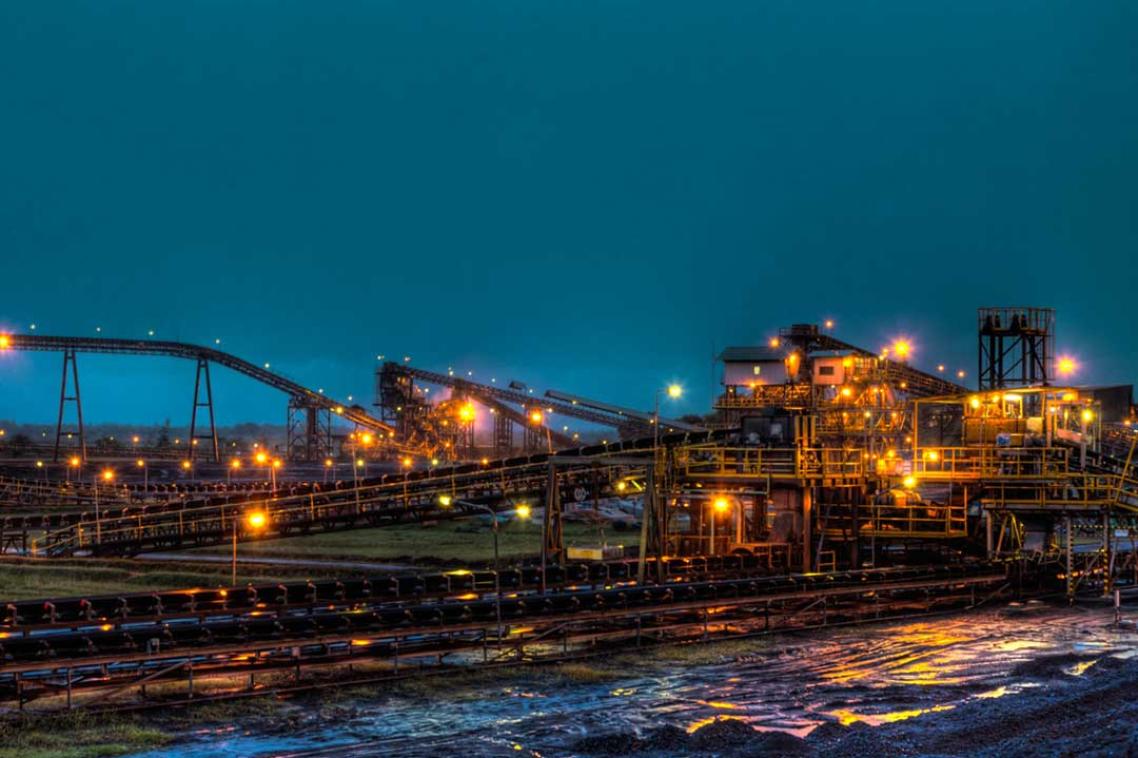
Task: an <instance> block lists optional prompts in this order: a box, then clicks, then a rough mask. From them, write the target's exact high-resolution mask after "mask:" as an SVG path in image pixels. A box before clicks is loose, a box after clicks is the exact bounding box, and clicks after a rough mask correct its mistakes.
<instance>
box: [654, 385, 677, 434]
mask: <svg viewBox="0 0 1138 758" xmlns="http://www.w3.org/2000/svg"><path fill="white" fill-rule="evenodd" d="M665 392H666V393H667V394H668V398H669V399H671V400H679V399H680V398H681V397H683V395H684V388H683V387H681V386H680V385H678V384H669V385H668V386H667V387H657V388H656V405H655V410H654V411H653V412H652V426H653V429H652V447H653V449H655V448H657V447H659V446H660V395H661V394H663V393H665Z"/></svg>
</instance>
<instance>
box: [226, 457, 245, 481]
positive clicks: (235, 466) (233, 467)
mask: <svg viewBox="0 0 1138 758" xmlns="http://www.w3.org/2000/svg"><path fill="white" fill-rule="evenodd" d="M240 468H241V459H240V458H234V459H233V460H231V461H230V462H229V467H228V468H227V469H225V486H226V487H228V486H231V485H232V484H233V472H234V471H238V470H240Z"/></svg>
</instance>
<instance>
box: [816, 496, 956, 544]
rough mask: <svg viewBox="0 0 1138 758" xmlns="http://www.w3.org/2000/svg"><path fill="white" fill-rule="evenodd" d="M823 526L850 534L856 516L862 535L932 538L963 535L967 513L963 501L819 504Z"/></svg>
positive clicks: (834, 532)
mask: <svg viewBox="0 0 1138 758" xmlns="http://www.w3.org/2000/svg"><path fill="white" fill-rule="evenodd" d="M820 512H822V513H824V514H825V524H824V527H823V528H824V529H825V531H826V533H828V534H831V535H843V536H847V537H848V536H852V535H853V533H854V525H855V519H856V526H857V530H856V531H857V533H858V534H859V535H860V536H862V537H892V538H936V539H947V538H954V537H965V536H967V534H968V517H967V512H966V510H965V508H964V506H963V505H959V506H958V505H941V504H939V503H916V504H913V505H893V504H880V503H868V504H864V505H858V506H852V505H847V504H836V505H822V506H820Z"/></svg>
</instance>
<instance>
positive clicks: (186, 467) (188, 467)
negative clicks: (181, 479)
mask: <svg viewBox="0 0 1138 758" xmlns="http://www.w3.org/2000/svg"><path fill="white" fill-rule="evenodd" d="M182 471H185V472H186V473H187V474H189V475H190V484H193V483H194V462H193V461H192V460H190V459H189V458H187V459H186V460H184V461H182Z"/></svg>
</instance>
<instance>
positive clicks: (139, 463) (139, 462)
mask: <svg viewBox="0 0 1138 758" xmlns="http://www.w3.org/2000/svg"><path fill="white" fill-rule="evenodd" d="M134 465H135V466H138V467H139V468H144V467H145V466H146V461H144V460H142V459H141V458H139V459H138V460H137V461H135V462H134Z"/></svg>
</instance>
